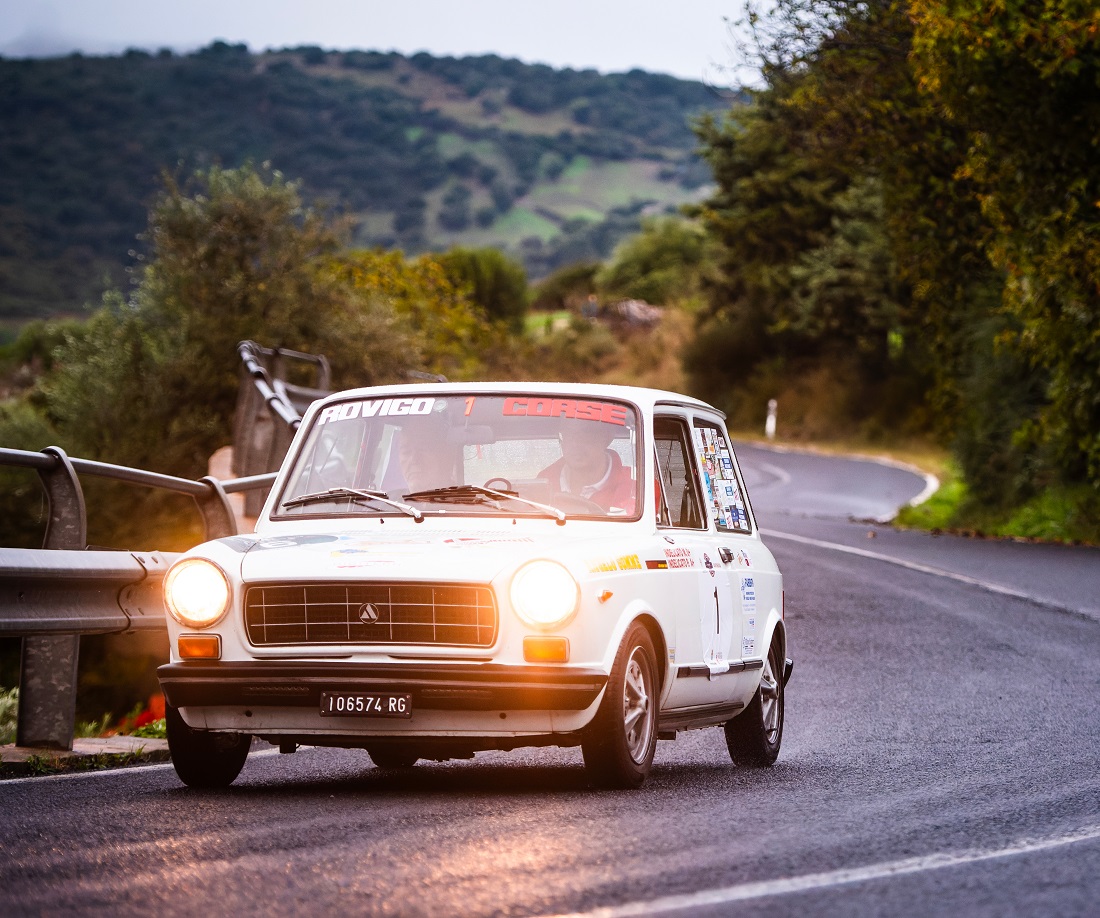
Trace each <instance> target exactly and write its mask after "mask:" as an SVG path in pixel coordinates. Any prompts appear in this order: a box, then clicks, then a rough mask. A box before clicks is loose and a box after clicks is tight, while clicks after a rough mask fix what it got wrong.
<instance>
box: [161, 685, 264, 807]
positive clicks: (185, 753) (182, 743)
mask: <svg viewBox="0 0 1100 918" xmlns="http://www.w3.org/2000/svg"><path fill="white" fill-rule="evenodd" d="M164 722H165V727H166V730H167V733H168V751H169V752H170V753H171V754H172V766H173V767H174V768H175V769H176V774H177V775H179V779H180V780H181V781H182V782H183V783H184V784H186V785H187V786H188V787H204V788H211V787H228V786H229V785H230V784H232V783H233V781H234V780H235V779H236V777H237V775H239V774H240V773H241V769H242V768H244V760H245V759H246V758H248V750H249V747H250V746H251V745H252V737H251V736H250V735H249V734H247V733H221V732H215V731H213V730H192V729H191V728H190V727H189V726H187V724H186V723H185V722H184V720H183V718H182V717H180V712H179V711H178V710H177V709H176V708H174V707H172V705H170V704H169V705H165V707H164Z"/></svg>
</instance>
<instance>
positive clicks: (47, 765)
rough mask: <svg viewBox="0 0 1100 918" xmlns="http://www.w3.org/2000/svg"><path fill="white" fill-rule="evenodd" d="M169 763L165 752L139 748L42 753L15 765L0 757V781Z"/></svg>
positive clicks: (169, 759)
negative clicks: (93, 753)
mask: <svg viewBox="0 0 1100 918" xmlns="http://www.w3.org/2000/svg"><path fill="white" fill-rule="evenodd" d="M169 761H171V757H170V756H169V754H168V750H167V749H157V750H149V751H147V750H146V749H144V748H143V747H139V748H138V749H137V751H135V752H122V753H115V752H100V753H97V754H95V755H62V754H53V753H43V754H41V755H32V756H28V757H27V758H26V759H24V760H22V761H18V762H16V761H10V762H5V761H4V760H3V757H2V756H0V781H4V780H6V779H8V778H28V777H34V776H44V775H62V774H76V773H77V772H82V771H107V770H108V769H111V768H130V767H133V766H135V765H155V764H160V763H162V762H169Z"/></svg>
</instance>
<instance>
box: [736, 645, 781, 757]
mask: <svg viewBox="0 0 1100 918" xmlns="http://www.w3.org/2000/svg"><path fill="white" fill-rule="evenodd" d="M779 647H780V645H779V637H778V636H776V637H775V639H773V640H772V644H771V647H770V648H768V657H767V659H766V660H765V661H764V672H763V673H762V674H761V676H760V687H759V688H758V689H757V690H756V694H755V695H753V696H752V701H750V702H749V706H748V707H747V708H745V710H744V711H742V712H741V713H740V714H738V715H737V716H736V717H735V718H733V720H730V721H727V722H726V748H727V749H729V753H730V758H731V759H733V761H734V763H735V764H737V765H749V766H756V767H767V766H768V765H774V764H775V760H776V759H777V758H779V746H780V744H781V743H782V742H783V655H782V653H781V652H780V649H779Z"/></svg>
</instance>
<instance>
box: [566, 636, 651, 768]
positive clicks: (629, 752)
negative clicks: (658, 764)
mask: <svg viewBox="0 0 1100 918" xmlns="http://www.w3.org/2000/svg"><path fill="white" fill-rule="evenodd" d="M656 748H657V659H656V655H655V654H654V651H653V641H652V639H651V638H650V636H649V632H648V631H646V629H645V628H644V627H642V625H640V624H638V623H637V622H635V623H634V624H633V625H631V626H630V628H629V629H628V630H627V632H626V636H625V637H624V638H623V642H622V644H621V645H620V646H619V652H618V654H617V655H616V657H615V664H614V666H612V668H611V676H610V677H609V678H608V680H607V687H606V689H605V690H604V696H603V701H602V702H601V703H600V709H599V711H598V712H597V714H596V717H595V719H594V720H593V722H592V725H591V726H590V727H589V728H588V731H587V732H586V735H585V738H584V740H583V741H582V743H581V751H582V752H583V753H584V765H585V768H586V769H587V770H588V773H589V775H590V777H591V778H592V781H593V783H595V784H597V785H598V786H600V787H609V788H631V787H640V786H641V785H642V784H643V782H644V781H645V779H646V777H647V776H648V775H649V770H650V768H651V767H652V765H653V753H654V751H655V750H656Z"/></svg>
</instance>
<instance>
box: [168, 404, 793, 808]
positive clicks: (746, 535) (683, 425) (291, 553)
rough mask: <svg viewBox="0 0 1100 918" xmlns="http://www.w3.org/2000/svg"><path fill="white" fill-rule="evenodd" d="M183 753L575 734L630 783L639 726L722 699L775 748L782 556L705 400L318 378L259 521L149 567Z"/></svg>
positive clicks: (602, 766) (423, 755)
mask: <svg viewBox="0 0 1100 918" xmlns="http://www.w3.org/2000/svg"><path fill="white" fill-rule="evenodd" d="M164 591H165V606H166V608H167V610H168V612H169V616H168V628H169V636H170V641H171V662H170V663H168V664H166V665H165V666H162V667H161V668H160V669H159V677H160V681H161V685H162V687H163V689H164V693H165V696H166V699H167V702H168V706H167V726H168V742H169V746H170V749H171V753H172V760H173V762H174V764H175V768H176V771H177V773H178V774H179V777H180V778H181V779H182V780H183V781H184V782H185V783H186V784H189V785H192V786H206V787H211V786H225V785H228V784H229V783H231V782H232V781H233V780H234V779H235V778H236V777H237V775H238V774H239V773H240V770H241V768H242V767H243V765H244V762H245V758H246V756H247V755H248V750H249V746H250V742H251V738H252V737H254V736H256V737H260V738H262V739H264V740H267V741H268V742H270V743H273V744H276V745H278V746H279V748H280V749H282V750H283V751H284V752H292V751H294V749H296V748H297V746H298V745H300V744H308V745H313V746H319V745H320V746H344V747H356V748H362V749H365V750H366V751H367V752H368V753H369V755H370V757H371V759H372V760H373V761H374V763H375V764H376V765H377V766H379V767H382V768H396V767H408V766H410V765H412V764H414V763H415V762H416V761H417V760H418V759H435V760H445V759H448V758H469V757H471V756H472V755H473V754H474V753H475V752H477V751H478V750H485V749H513V748H517V747H521V746H537V745H557V746H576V745H579V746H580V747H581V750H582V752H583V756H584V763H585V767H586V769H587V770H588V772H589V773H590V775H591V778H592V780H593V782H594V783H596V784H598V785H600V786H606V787H636V786H638V785H640V784H641V783H642V782H643V781H644V780H645V778H646V776H647V774H648V773H649V770H650V767H651V764H652V761H653V754H654V749H655V746H656V742H657V740H658V739H672V738H674V737H675V735H676V732H677V731H678V730H686V729H691V728H696V727H706V726H717V725H722V726H723V727H724V729H725V735H726V741H727V745H728V747H729V751H730V755H731V757H732V758H733V760H734V761H735V762H737V763H743V764H750V765H770V764H772V763H773V762H774V761H775V759H776V756H777V755H778V754H779V746H780V742H781V740H782V736H783V696H784V686H785V684H786V682H787V679H788V678H789V677H790V672H791V666H792V664H791V661H790V660H789V659H788V658H787V631H786V624H785V622H784V618H783V581H782V576H781V574H780V572H779V569H778V568H777V566H776V563H775V560H774V558H773V557H772V555H771V553H770V552H769V551H768V549H767V547H766V546H765V545H764V543H763V542H762V541H761V539H760V534H759V531H758V529H757V524H756V521H755V519H754V518H753V513H752V509H751V507H750V506H749V502H748V499H747V497H746V494H745V488H744V485H743V482H742V478H741V473H740V470H739V468H738V465H737V460H736V457H735V455H734V452H733V449H732V448H731V445H730V441H729V438H728V435H727V433H726V429H725V425H724V422H723V416H722V414H721V413H720V412H719V411H717V410H716V409H714V408H712V407H711V406H709V405H707V404H706V403H704V402H701V401H698V400H696V399H692V398H687V397H685V396H681V395H676V394H674V393H672V392H664V391H658V390H652V389H638V388H631V387H614V386H591V385H565V384H544V383H539V384H523V383H477V384H458V383H438V384H416V385H408V386H386V387H377V388H370V389H357V390H352V391H347V392H340V393H336V394H333V395H331V396H328V397H326V398H325V399H323V400H321V401H318V402H315V403H314V404H313V405H312V406H311V407H310V409H309V411H308V412H307V414H306V416H305V418H304V419H303V423H302V425H301V428H300V430H299V431H298V433H297V436H296V437H295V439H294V442H293V444H292V445H291V447H290V450H289V452H288V454H287V457H286V460H285V462H284V463H283V467H282V469H281V471H280V472H279V475H278V478H277V480H276V481H275V484H274V486H273V487H272V490H271V494H270V496H269V497H268V500H267V503H266V505H265V506H264V509H263V512H262V514H261V516H260V518H259V520H258V522H257V525H256V530H255V533H253V534H250V535H240V536H233V537H230V538H222V539H217V540H215V541H211V542H206V543H204V544H202V545H199V546H197V547H196V548H194V549H192V550H191V551H189V552H187V553H186V555H185V556H184V557H183V558H181V559H180V560H179V561H178V562H177V563H176V564H175V565H174V566H173V567H172V568H171V570H170V571H169V572H168V574H167V575H166V576H165V581H164Z"/></svg>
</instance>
